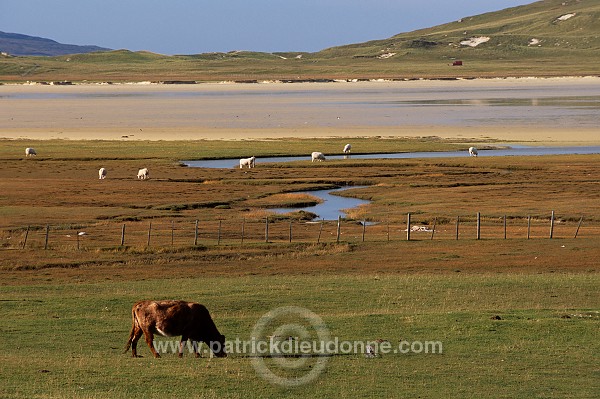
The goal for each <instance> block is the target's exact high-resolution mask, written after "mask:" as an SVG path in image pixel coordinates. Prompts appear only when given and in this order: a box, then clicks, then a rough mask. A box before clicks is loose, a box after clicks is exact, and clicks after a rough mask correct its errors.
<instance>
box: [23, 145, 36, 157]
mask: <svg viewBox="0 0 600 399" xmlns="http://www.w3.org/2000/svg"><path fill="white" fill-rule="evenodd" d="M34 155H37V152H35V150H34V149H33V148H31V147H27V148H25V156H26V157H32V156H34Z"/></svg>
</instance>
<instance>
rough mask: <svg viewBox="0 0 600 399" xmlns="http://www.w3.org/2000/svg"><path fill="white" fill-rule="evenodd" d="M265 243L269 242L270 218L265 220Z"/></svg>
mask: <svg viewBox="0 0 600 399" xmlns="http://www.w3.org/2000/svg"><path fill="white" fill-rule="evenodd" d="M265 242H269V217H268V216H267V217H266V218H265Z"/></svg>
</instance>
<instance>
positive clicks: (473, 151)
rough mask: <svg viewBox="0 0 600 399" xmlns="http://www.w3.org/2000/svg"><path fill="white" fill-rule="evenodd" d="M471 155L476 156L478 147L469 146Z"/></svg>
mask: <svg viewBox="0 0 600 399" xmlns="http://www.w3.org/2000/svg"><path fill="white" fill-rule="evenodd" d="M469 156H470V157H476V156H477V148H475V147H469Z"/></svg>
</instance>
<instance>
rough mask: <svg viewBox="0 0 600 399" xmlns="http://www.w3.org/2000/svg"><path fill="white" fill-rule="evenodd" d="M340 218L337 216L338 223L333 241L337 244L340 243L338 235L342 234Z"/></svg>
mask: <svg viewBox="0 0 600 399" xmlns="http://www.w3.org/2000/svg"><path fill="white" fill-rule="evenodd" d="M341 225H342V216H341V215H338V223H337V237H336V239H335V242H337V243H338V244H339V242H340V235H341V234H342V226H341Z"/></svg>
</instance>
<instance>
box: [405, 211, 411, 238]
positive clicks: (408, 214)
mask: <svg viewBox="0 0 600 399" xmlns="http://www.w3.org/2000/svg"><path fill="white" fill-rule="evenodd" d="M406 241H410V212H409V213H407V214H406Z"/></svg>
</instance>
